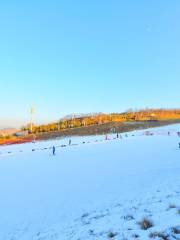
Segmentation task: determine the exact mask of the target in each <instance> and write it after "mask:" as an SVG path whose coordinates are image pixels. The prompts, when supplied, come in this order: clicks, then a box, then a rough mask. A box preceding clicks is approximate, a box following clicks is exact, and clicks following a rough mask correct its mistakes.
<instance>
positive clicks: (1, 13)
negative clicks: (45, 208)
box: [0, 0, 180, 127]
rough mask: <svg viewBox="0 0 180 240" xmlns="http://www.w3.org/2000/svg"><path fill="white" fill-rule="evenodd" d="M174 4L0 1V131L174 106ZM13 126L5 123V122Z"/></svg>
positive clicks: (178, 8) (177, 6)
mask: <svg viewBox="0 0 180 240" xmlns="http://www.w3.org/2000/svg"><path fill="white" fill-rule="evenodd" d="M179 12H180V1H179V0H172V1H170V0H169V1H163V0H158V1H157V0H151V1H143V0H136V1H134V0H127V1H121V0H111V1H109V0H91V1H84V0H76V1H70V0H66V1H65V0H64V1H61V0H59V1H58V0H51V1H50V0H48V1H46V0H44V1H42V0H39V1H38V0H36V1H35V0H31V1H22V0H13V1H10V0H9V1H8V0H6V1H1V3H0V29H1V38H0V66H1V71H0V83H1V85H0V86H1V101H0V110H1V117H0V126H1V127H4V126H8V125H17V124H21V123H24V122H26V121H28V118H29V109H30V106H31V105H32V104H34V105H35V107H36V121H37V122H38V123H39V122H47V121H52V120H57V119H59V118H60V117H62V116H63V115H66V114H69V113H87V112H100V111H101V112H121V111H124V110H126V109H128V108H143V107H168V108H170V107H180V104H179V103H180V101H179V90H180V81H179V78H180V58H179V56H180V28H179V25H180V14H179ZM12 123H13V124H12Z"/></svg>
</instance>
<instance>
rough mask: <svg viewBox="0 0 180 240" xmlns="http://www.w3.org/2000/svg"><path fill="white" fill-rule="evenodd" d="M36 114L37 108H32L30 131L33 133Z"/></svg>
mask: <svg viewBox="0 0 180 240" xmlns="http://www.w3.org/2000/svg"><path fill="white" fill-rule="evenodd" d="M34 114H35V107H34V106H31V110H30V115H31V117H30V131H31V132H32V131H33V125H34Z"/></svg>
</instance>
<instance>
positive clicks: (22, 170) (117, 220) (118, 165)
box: [0, 125, 180, 240]
mask: <svg viewBox="0 0 180 240" xmlns="http://www.w3.org/2000/svg"><path fill="white" fill-rule="evenodd" d="M177 131H180V125H174V126H168V127H163V128H157V129H152V130H150V132H153V133H154V134H153V135H152V136H146V135H145V134H144V133H145V131H137V132H132V133H128V137H126V136H125V134H122V139H121V138H119V139H114V138H115V137H116V135H113V134H112V135H110V136H108V138H109V140H107V141H106V140H105V137H104V136H94V137H79V138H72V144H73V145H72V146H67V147H61V146H62V145H66V144H67V143H68V139H62V140H61V139H60V140H55V141H46V142H38V143H35V144H33V143H31V144H24V145H14V146H8V147H1V148H0V193H1V195H0V213H1V214H0V216H1V217H0V239H2V240H103V239H109V238H111V239H117V240H118V239H119V240H120V239H135V238H136V239H138V238H139V239H143V240H144V239H149V234H150V233H151V237H154V238H155V236H156V235H158V234H157V233H156V234H155V233H154V232H161V235H160V233H159V238H156V239H163V238H162V236H163V234H164V236H166V235H167V234H169V236H170V235H171V238H167V239H180V235H179V233H178V232H180V231H179V228H178V227H179V226H180V149H179V148H178V144H179V142H180V137H178V136H177ZM168 132H170V136H168ZM83 142H84V143H83ZM53 145H55V146H57V147H56V156H52V150H51V149H50V148H51V147H52V146H53ZM32 149H33V151H32ZM143 218H147V220H149V221H151V222H152V223H153V226H152V227H151V228H149V229H147V230H142V229H141V227H140V225H139V222H140V221H141V220H142V219H143ZM173 227H176V229H174V228H173ZM163 231H164V233H163ZM152 233H153V234H152ZM113 235H114V236H113ZM173 235H174V236H175V237H176V238H173ZM138 236H139V237H138ZM160 236H161V237H160ZM164 239H165V238H164Z"/></svg>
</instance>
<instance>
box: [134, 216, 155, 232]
mask: <svg viewBox="0 0 180 240" xmlns="http://www.w3.org/2000/svg"><path fill="white" fill-rule="evenodd" d="M138 224H139V226H140V228H141V229H142V230H147V229H149V228H152V227H153V226H154V224H153V222H152V221H151V220H150V219H148V218H143V219H142V220H141V221H140V222H139V223H138Z"/></svg>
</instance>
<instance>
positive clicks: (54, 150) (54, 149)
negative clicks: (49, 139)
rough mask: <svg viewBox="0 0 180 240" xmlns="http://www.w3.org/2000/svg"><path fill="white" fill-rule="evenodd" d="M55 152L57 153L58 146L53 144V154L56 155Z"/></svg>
mask: <svg viewBox="0 0 180 240" xmlns="http://www.w3.org/2000/svg"><path fill="white" fill-rule="evenodd" d="M55 153H56V148H55V146H53V155H55Z"/></svg>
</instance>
